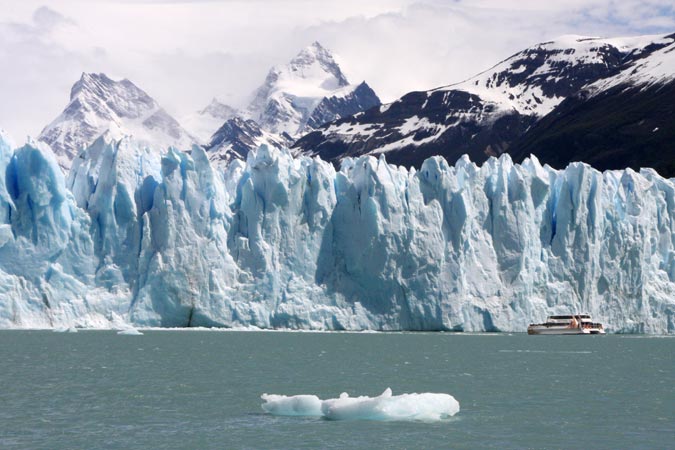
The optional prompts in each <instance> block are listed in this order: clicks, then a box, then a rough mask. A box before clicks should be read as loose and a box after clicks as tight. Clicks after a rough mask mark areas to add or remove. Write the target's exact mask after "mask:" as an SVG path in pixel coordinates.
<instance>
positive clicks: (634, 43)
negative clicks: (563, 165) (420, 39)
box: [295, 36, 673, 167]
mask: <svg viewBox="0 0 675 450" xmlns="http://www.w3.org/2000/svg"><path fill="white" fill-rule="evenodd" d="M672 41H673V40H672V38H670V37H663V36H642V37H635V38H618V39H602V38H587V37H580V36H563V37H561V38H559V39H556V40H554V41H550V42H544V43H541V44H538V45H535V46H533V47H531V48H528V49H525V50H523V51H521V52H518V53H516V54H515V55H513V56H511V57H510V58H508V59H506V60H504V61H502V62H500V63H499V64H497V65H496V66H494V67H493V68H491V69H489V70H487V71H485V72H483V73H481V74H479V75H477V76H475V77H473V78H470V79H469V80H466V81H464V82H462V83H458V84H454V85H450V86H446V87H441V88H438V89H433V90H430V91H426V92H411V93H409V94H406V95H404V96H403V97H401V98H400V99H399V100H397V101H395V102H393V103H391V104H388V105H383V106H381V107H379V108H371V109H369V110H367V111H365V112H363V113H359V114H356V115H354V116H352V117H350V118H346V119H342V120H337V121H334V122H332V123H329V124H325V125H323V126H322V127H320V128H319V129H318V130H316V131H314V132H311V133H308V134H307V135H306V136H304V137H303V138H301V139H299V140H298V142H296V144H295V150H296V151H297V152H299V153H302V154H307V155H319V156H321V157H322V158H324V159H328V160H331V161H338V160H340V159H342V158H344V157H346V156H359V155H363V154H382V153H385V154H386V155H387V160H388V161H390V162H393V163H396V164H403V165H406V166H417V167H419V165H420V164H421V163H422V161H423V160H424V159H425V158H427V157H429V156H432V155H442V156H444V157H446V158H447V159H448V160H450V161H454V160H456V159H457V158H459V157H460V156H461V155H462V154H465V153H466V154H468V155H469V156H470V157H471V159H472V160H474V161H477V162H482V161H485V160H486V159H487V158H488V157H490V156H497V155H500V154H502V153H504V152H512V151H513V150H514V149H513V148H512V146H513V143H514V142H515V141H516V140H518V139H520V138H521V137H522V136H523V135H525V134H526V133H527V132H528V130H529V129H530V128H531V127H532V126H533V125H535V124H536V123H537V122H538V121H539V120H541V118H542V117H545V116H547V115H548V114H550V113H551V112H552V111H553V110H555V109H556V108H557V107H558V105H560V104H561V103H562V102H563V101H564V100H565V99H567V98H569V97H572V96H575V95H577V94H578V93H579V92H580V91H581V90H583V88H585V87H586V86H589V85H591V84H593V83H595V82H598V80H601V79H604V78H607V77H611V76H613V75H615V74H616V73H617V72H619V71H620V70H621V69H622V68H625V67H628V66H629V65H630V64H632V63H633V62H634V61H636V60H639V59H645V58H649V56H650V55H652V54H654V52H655V51H657V50H659V49H662V48H664V47H665V46H667V45H668V44H670V43H672ZM568 161H569V160H568Z"/></svg>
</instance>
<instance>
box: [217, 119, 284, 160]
mask: <svg viewBox="0 0 675 450" xmlns="http://www.w3.org/2000/svg"><path fill="white" fill-rule="evenodd" d="M292 142H293V141H292V139H291V138H290V136H288V135H281V136H280V135H276V134H272V133H269V132H267V131H265V130H263V129H261V128H260V126H259V125H258V124H257V122H255V121H254V120H251V119H243V118H241V117H238V116H237V117H233V118H231V119H228V120H227V121H226V122H225V123H224V124H223V125H222V126H221V127H220V128H218V130H217V131H216V132H215V133H214V134H213V136H212V137H211V140H210V142H209V143H208V144H207V145H206V146H205V148H206V151H207V155H208V157H209V160H210V161H211V162H212V163H213V164H214V165H215V166H216V167H219V168H223V167H225V166H226V165H227V164H228V163H229V162H230V161H232V160H233V159H240V160H246V157H247V155H248V152H249V151H251V150H255V149H257V148H258V147H260V146H261V145H267V146H269V147H274V148H277V149H281V148H284V147H288V146H290V145H291V144H292Z"/></svg>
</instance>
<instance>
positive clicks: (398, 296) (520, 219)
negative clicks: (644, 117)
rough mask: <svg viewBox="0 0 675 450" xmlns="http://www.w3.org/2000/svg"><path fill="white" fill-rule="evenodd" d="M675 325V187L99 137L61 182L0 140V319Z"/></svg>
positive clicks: (493, 164)
mask: <svg viewBox="0 0 675 450" xmlns="http://www.w3.org/2000/svg"><path fill="white" fill-rule="evenodd" d="M570 312H584V313H589V314H591V315H593V316H594V317H597V318H598V319H599V320H601V321H602V322H603V323H605V324H606V325H607V328H608V331H615V332H617V331H618V332H647V333H675V184H674V183H673V181H672V180H667V179H664V178H662V177H660V176H659V175H658V174H657V173H656V172H654V171H653V170H650V169H643V170H641V171H640V172H639V173H637V172H635V171H633V170H630V169H627V170H625V171H608V172H604V173H601V172H598V171H597V170H594V169H592V168H591V167H589V166H588V165H584V164H581V163H574V164H571V165H569V166H568V167H567V168H566V169H564V170H554V169H552V168H550V167H548V166H541V165H540V164H539V162H538V161H537V159H536V158H534V157H532V158H530V159H528V160H526V161H525V162H523V163H522V164H520V165H518V164H514V163H513V162H512V161H511V159H510V158H509V156H508V155H502V156H501V157H500V158H499V159H495V158H492V159H490V160H488V161H487V162H486V163H485V164H484V165H483V166H481V167H478V166H476V165H475V164H473V163H472V162H471V161H469V160H468V159H467V158H462V159H460V160H459V161H457V163H456V164H455V165H454V166H450V165H449V164H448V163H447V162H446V161H445V160H444V159H443V158H440V157H434V158H430V159H428V160H427V161H425V162H424V164H423V165H422V167H421V169H420V170H419V171H417V170H415V169H411V170H407V169H405V168H402V167H396V166H392V165H389V164H387V163H386V161H385V160H384V157H381V158H380V159H375V158H373V157H368V156H364V157H360V158H358V159H350V158H347V159H346V160H345V161H344V162H343V164H342V167H341V168H340V170H339V171H336V170H335V168H334V167H333V166H332V165H331V164H328V163H326V162H323V161H321V160H319V159H316V158H307V157H300V158H294V157H293V156H292V155H291V154H290V152H288V151H286V150H283V151H278V150H274V149H269V148H267V147H264V146H263V147H261V148H260V149H259V150H258V151H254V152H251V153H249V156H248V159H247V161H246V162H245V163H242V162H239V161H235V162H232V163H231V164H230V165H229V166H228V167H227V168H226V169H225V170H224V171H219V170H216V169H214V168H213V167H211V165H210V163H209V160H208V158H207V155H206V153H205V152H204V150H203V149H201V148H200V147H194V148H193V149H192V151H191V152H190V154H187V153H182V152H179V151H176V150H174V149H169V150H168V151H167V152H162V151H158V150H156V149H152V148H149V147H147V146H145V145H142V144H139V143H137V142H135V141H133V140H131V139H129V138H125V139H122V140H121V141H118V140H115V139H112V138H111V137H110V136H102V137H101V138H100V139H99V140H97V141H96V142H94V144H92V146H91V147H89V148H88V149H86V150H85V151H84V152H83V153H81V154H80V156H78V158H76V160H75V161H74V162H73V165H72V168H71V171H70V173H69V174H68V176H67V178H64V177H63V175H62V174H61V171H60V169H59V167H58V164H57V163H56V160H55V158H54V156H53V154H52V153H51V150H50V149H49V148H46V147H42V146H40V145H37V144H35V143H29V144H27V145H25V146H24V147H21V148H19V149H16V150H14V149H13V148H12V145H11V144H10V143H9V140H8V139H7V138H5V137H4V136H2V135H1V134H0V327H3V328H7V327H15V328H16V327H26V328H27V327H31V328H54V327H68V326H70V325H71V324H73V323H76V324H77V325H78V327H83V328H116V327H118V326H119V324H120V323H127V324H130V325H131V326H135V327H197V326H202V327H214V326H215V327H258V328H288V329H320V330H369V329H370V330H455V331H461V330H463V331H498V330H499V331H524V330H526V328H527V325H528V323H530V322H534V321H537V320H541V319H542V318H544V317H546V316H547V315H549V314H568V313H570Z"/></svg>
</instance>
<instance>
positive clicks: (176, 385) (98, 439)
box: [0, 331, 675, 449]
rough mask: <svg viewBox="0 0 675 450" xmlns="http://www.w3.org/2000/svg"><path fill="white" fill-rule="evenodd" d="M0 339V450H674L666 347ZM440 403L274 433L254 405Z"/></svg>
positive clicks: (285, 337)
mask: <svg viewBox="0 0 675 450" xmlns="http://www.w3.org/2000/svg"><path fill="white" fill-rule="evenodd" d="M144 333H145V334H144V335H143V336H119V335H117V334H116V333H115V332H104V331H84V332H79V333H75V334H69V333H53V332H48V331H0V361H1V365H0V384H1V386H2V387H1V390H0V448H3V449H24V448H25V449H28V448H30V449H38V448H39V449H41V448H44V449H62V448H63V449H65V448H68V449H70V448H87V449H88V448H125V449H126V448H153V449H156V448H186V449H198V448H199V449H202V448H203V449H221V448H228V449H233V448H288V449H291V448H336V449H338V448H467V449H474V448H575V447H576V448H584V447H594V448H607V449H611V448H661V449H663V448H672V446H673V436H675V412H674V411H675V408H673V405H674V404H675V363H674V361H673V355H674V354H675V339H673V338H651V337H642V336H527V335H524V334H515V335H507V334H484V335H476V334H448V333H401V334H393V333H392V334H389V333H388V334H374V333H367V334H366V333H364V334H354V333H285V332H217V331H145V332H144ZM387 387H391V388H392V390H393V391H394V394H400V393H404V392H444V393H449V394H452V395H453V396H454V397H455V398H456V399H457V400H458V401H459V403H460V406H461V410H460V412H459V413H458V414H457V415H456V416H454V417H453V418H451V419H449V420H447V421H443V422H436V423H410V422H359V421H352V422H349V421H347V422H331V421H327V420H323V419H320V418H297V417H296V418H294V417H274V416H270V415H267V414H264V413H263V411H262V409H261V408H260V404H261V403H262V401H261V400H260V398H259V397H260V395H261V394H262V393H265V392H266V393H275V394H288V395H291V394H316V395H318V396H319V397H321V398H331V397H337V396H338V395H339V394H340V393H341V392H348V393H350V395H371V396H374V395H378V394H380V393H381V392H382V391H383V390H384V389H385V388H387Z"/></svg>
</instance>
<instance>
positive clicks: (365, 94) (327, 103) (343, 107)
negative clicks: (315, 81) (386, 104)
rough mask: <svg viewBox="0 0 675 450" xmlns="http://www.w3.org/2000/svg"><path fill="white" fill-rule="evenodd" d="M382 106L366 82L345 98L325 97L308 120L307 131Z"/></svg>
mask: <svg viewBox="0 0 675 450" xmlns="http://www.w3.org/2000/svg"><path fill="white" fill-rule="evenodd" d="M379 104H380V98H379V97H378V96H377V94H375V91H373V90H372V89H371V87H370V86H368V84H367V83H366V82H365V81H364V82H362V83H361V84H359V85H358V86H357V87H356V89H354V90H353V91H352V92H350V93H349V94H347V95H344V96H332V97H324V98H323V100H321V102H319V104H318V105H317V107H316V108H314V111H312V113H311V114H310V116H309V119H307V125H306V129H315V128H318V127H320V126H321V125H323V124H325V123H328V122H332V121H334V120H338V119H341V118H343V117H348V116H352V115H354V114H356V113H359V112H361V111H365V110H367V109H370V108H372V107H374V106H378V105H379Z"/></svg>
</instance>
